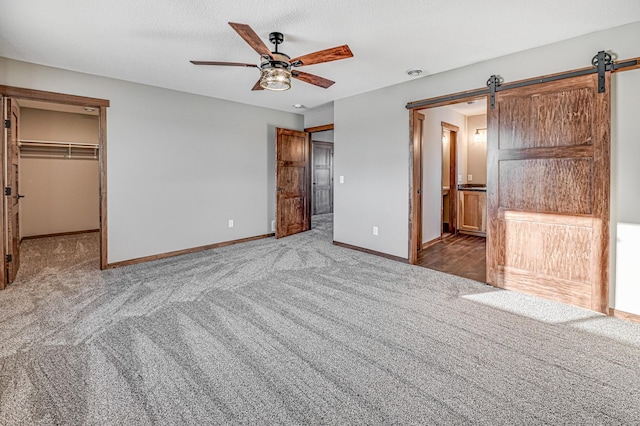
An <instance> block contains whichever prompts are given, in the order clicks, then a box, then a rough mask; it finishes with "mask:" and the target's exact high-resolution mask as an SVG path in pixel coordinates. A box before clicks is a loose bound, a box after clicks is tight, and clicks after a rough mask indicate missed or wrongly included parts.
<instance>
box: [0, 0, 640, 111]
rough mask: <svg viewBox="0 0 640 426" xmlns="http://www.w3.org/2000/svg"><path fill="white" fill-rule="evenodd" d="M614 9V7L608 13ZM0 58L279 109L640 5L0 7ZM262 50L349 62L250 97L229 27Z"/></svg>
mask: <svg viewBox="0 0 640 426" xmlns="http://www.w3.org/2000/svg"><path fill="white" fill-rule="evenodd" d="M612 4H615V7H613V6H612ZM0 6H1V8H0V11H1V13H0V56H4V57H8V58H12V59H17V60H22V61H28V62H33V63H37V64H43V65H49V66H53V67H58V68H64V69H69V70H74V71H81V72H85V73H90V74H97V75H102V76H107V77H113V78H118V79H123V80H128V81H134V82H138V83H145V84H150V85H154V86H160V87H166V88H171V89H175V90H180V91H185V92H191V93H197V94H201V95H206V96H213V97H217V98H222V99H228V100H233V101H238V102H243V103H247V104H253V105H259V106H264V107H269V108H275V109H280V110H284V111H296V112H304V110H294V108H293V107H292V105H293V104H298V103H299V104H303V105H304V106H305V107H307V108H313V107H317V106H319V105H323V104H326V103H328V102H331V101H333V100H335V99H340V98H343V97H347V96H351V95H354V94H358V93H363V92H367V91H370V90H373V89H377V88H380V87H385V86H389V85H393V84H397V83H401V82H403V81H406V80H409V79H411V78H412V77H409V76H407V75H406V74H405V71H406V70H407V69H409V68H422V69H424V71H425V74H433V73H437V72H442V71H446V70H449V69H453V68H457V67H460V66H464V65H468V64H471V63H475V62H480V61H483V60H487V59H491V58H495V57H498V56H502V55H505V54H509V53H513V52H517V51H521V50H525V49H529V48H533V47H536V46H541V45H545V44H549V43H553V42H555V41H559V40H564V39H568V38H572V37H576V36H579V35H582V34H587V33H591V32H594V31H598V30H602V29H606V28H611V27H615V26H619V25H623V24H627V23H630V22H635V21H640V1H638V0H617V1H616V2H605V1H602V0H536V1H513V0H483V1H477V0H467V1H464V0H398V1H389V0H323V1H316V2H313V3H312V2H309V1H304V0H273V1H257V0H253V1H246V0H233V1H230V0H227V1H220V0H137V1H132V0H108V1H105V0H56V1H51V0H20V1H16V0H0ZM229 21H231V22H239V23H245V24H249V25H250V26H251V27H252V28H253V29H254V30H255V31H256V33H257V34H258V35H259V36H260V37H261V38H262V39H263V41H264V42H265V43H267V44H268V45H269V46H271V45H270V44H269V42H268V35H269V33H270V32H272V31H279V32H282V33H284V34H285V42H284V44H283V45H282V46H281V47H280V50H281V51H283V52H285V53H287V54H289V55H290V56H291V57H295V56H300V55H302V54H306V53H310V52H314V51H317V50H322V49H326V48H330V47H334V46H338V45H342V44H345V43H346V44H348V45H349V46H350V47H351V50H352V51H353V53H354V58H350V59H345V60H341V61H337V62H331V63H326V64H318V65H311V66H307V67H303V68H300V70H301V71H305V72H309V73H312V74H316V75H319V76H322V77H325V78H329V79H331V80H334V81H336V84H335V85H333V86H332V87H331V88H329V89H322V88H318V87H316V86H312V85H309V84H307V83H304V82H301V81H298V80H294V81H293V83H292V88H291V90H289V91H287V92H269V91H254V92H252V91H251V87H252V86H253V85H254V83H255V82H256V81H257V79H258V77H259V72H258V70H257V69H255V68H240V67H213V66H211V67H205V66H199V67H198V66H195V65H192V64H190V63H189V60H191V59H194V60H217V61H230V62H249V63H256V64H257V63H258V61H259V58H258V55H257V54H256V53H255V51H254V50H253V49H251V48H250V47H249V46H248V45H247V44H246V43H245V42H244V41H243V40H242V39H241V38H240V37H239V36H238V35H237V34H236V32H235V31H234V30H233V29H232V28H231V27H230V26H229V25H228V22H229ZM0 83H1V82H0Z"/></svg>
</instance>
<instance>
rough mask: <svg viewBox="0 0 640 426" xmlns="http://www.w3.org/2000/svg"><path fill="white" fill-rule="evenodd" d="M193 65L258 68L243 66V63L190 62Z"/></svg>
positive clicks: (252, 65) (251, 65) (249, 65)
mask: <svg viewBox="0 0 640 426" xmlns="http://www.w3.org/2000/svg"><path fill="white" fill-rule="evenodd" d="M189 62H191V63H192V64H193V65H223V66H227V67H249V68H258V66H257V65H256V64H243V63H242V62H216V61H189Z"/></svg>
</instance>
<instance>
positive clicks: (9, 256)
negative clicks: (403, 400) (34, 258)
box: [5, 254, 13, 263]
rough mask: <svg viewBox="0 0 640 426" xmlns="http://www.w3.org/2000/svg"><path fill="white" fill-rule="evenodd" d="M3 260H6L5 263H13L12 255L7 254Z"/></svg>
mask: <svg viewBox="0 0 640 426" xmlns="http://www.w3.org/2000/svg"><path fill="white" fill-rule="evenodd" d="M5 259H6V260H7V263H9V262H13V255H11V254H8V255H6V256H5Z"/></svg>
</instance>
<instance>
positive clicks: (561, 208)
mask: <svg viewBox="0 0 640 426" xmlns="http://www.w3.org/2000/svg"><path fill="white" fill-rule="evenodd" d="M597 80H598V76H597V75H596V74H591V75H586V76H581V77H573V78H567V79H564V80H559V81H555V82H549V83H542V84H536V85H531V86H525V87H520V88H514V89H508V90H504V91H500V92H498V93H497V95H496V107H495V109H490V110H489V114H488V146H487V163H488V164H487V171H488V173H487V177H488V182H487V183H488V184H487V198H488V199H487V203H488V216H489V224H488V229H487V281H488V283H490V284H492V285H495V286H498V287H502V288H506V289H512V290H516V291H521V292H524V293H529V294H533V295H536V296H541V297H545V298H548V299H552V300H556V301H560V302H563V303H568V304H573V305H577V306H581V307H584V308H588V309H592V310H595V311H598V312H603V313H607V312H608V292H609V290H608V287H609V190H610V189H609V179H610V177H609V174H610V165H609V161H610V153H609V149H610V140H609V138H610V135H609V132H610V129H609V127H610V95H609V94H610V90H609V74H608V73H607V75H606V91H605V92H604V93H598V81H597Z"/></svg>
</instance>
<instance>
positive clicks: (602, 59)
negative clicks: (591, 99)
mask: <svg viewBox="0 0 640 426" xmlns="http://www.w3.org/2000/svg"><path fill="white" fill-rule="evenodd" d="M591 65H593V66H594V67H596V69H597V70H598V93H604V92H605V90H606V88H605V81H606V80H605V73H606V72H607V71H611V70H612V69H613V61H612V60H611V55H610V54H608V53H607V52H605V51H604V50H601V51H600V52H598V54H597V55H596V56H594V57H593V59H591Z"/></svg>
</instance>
